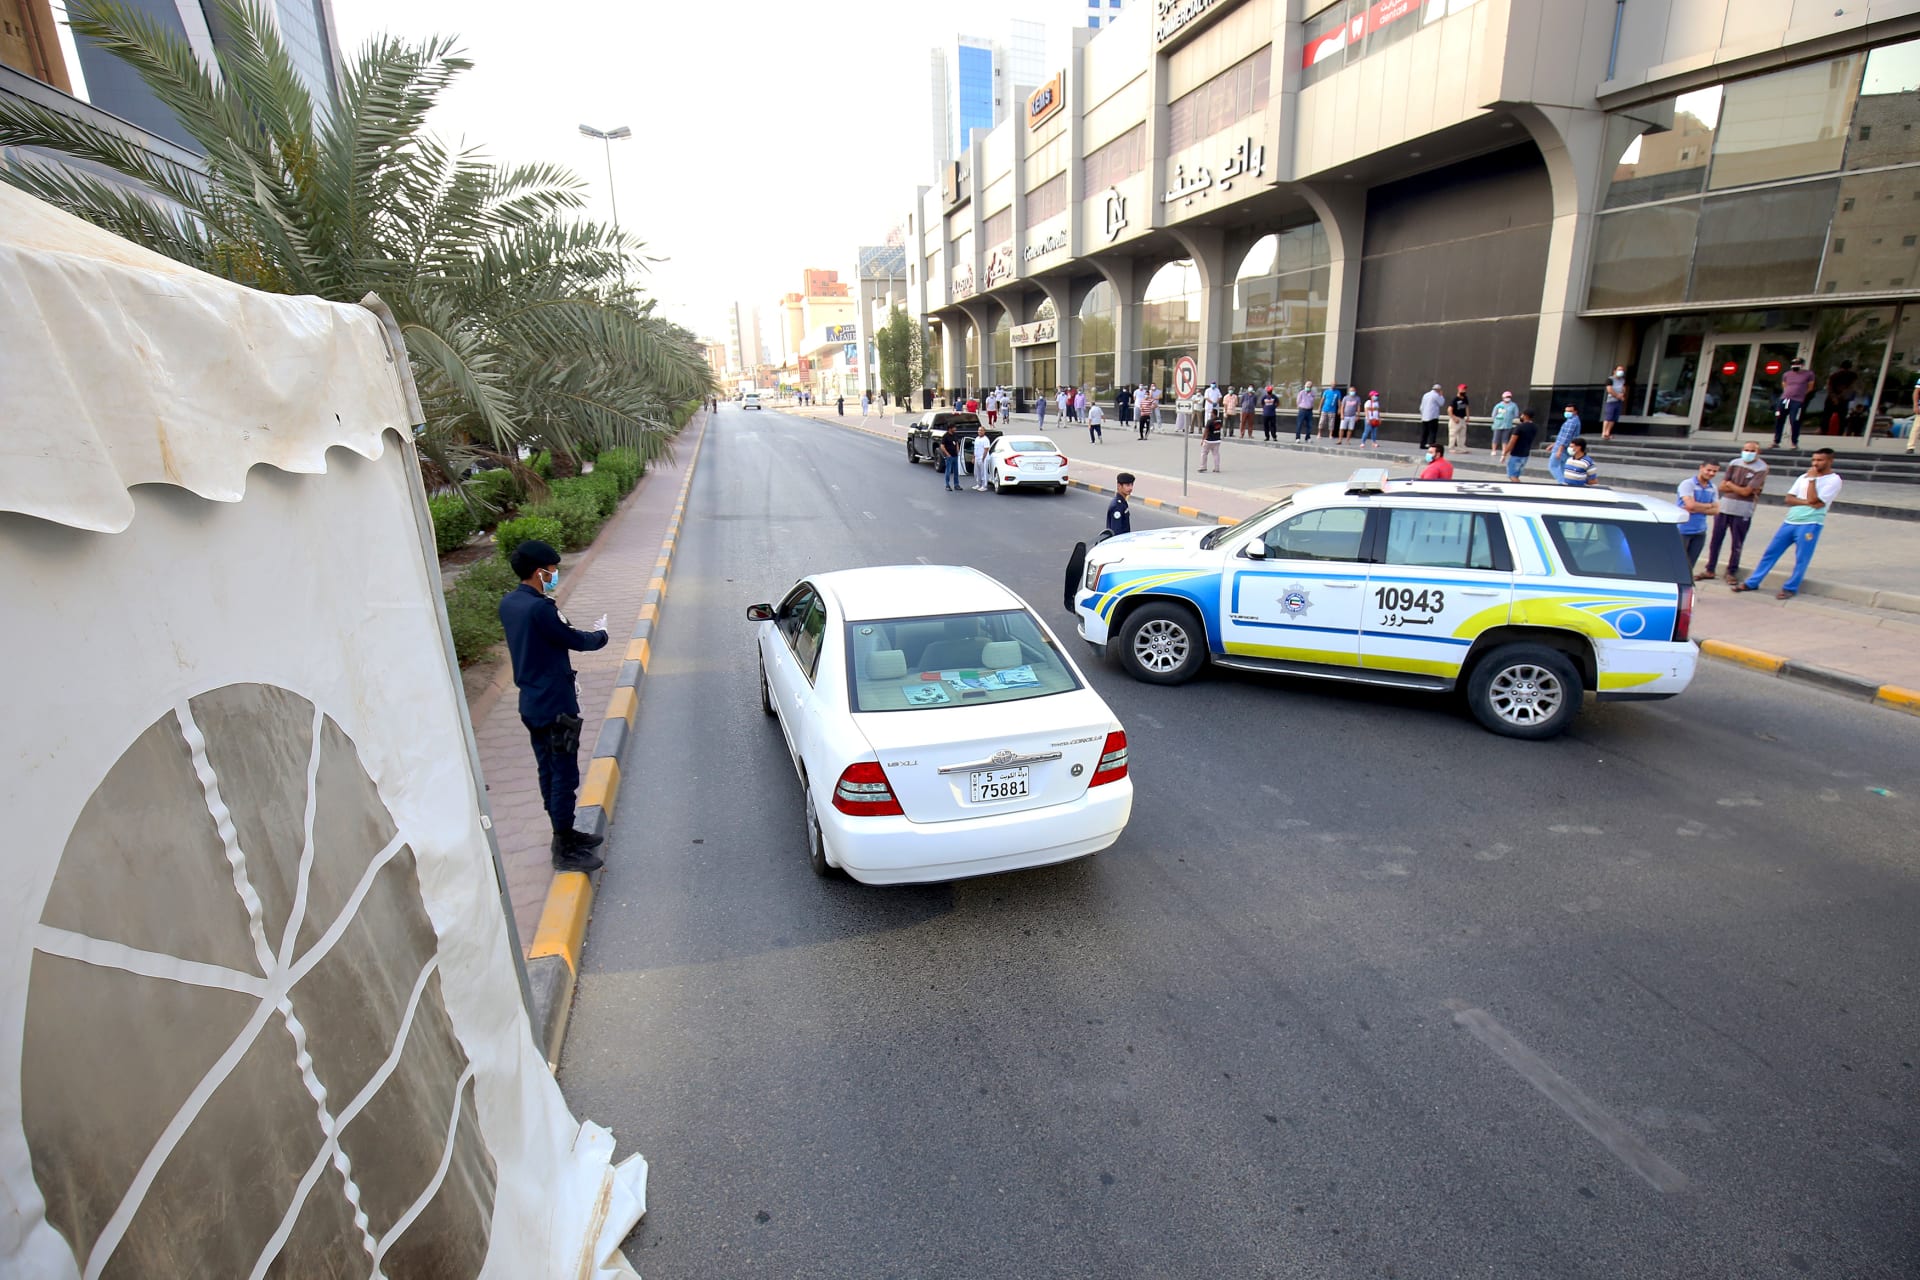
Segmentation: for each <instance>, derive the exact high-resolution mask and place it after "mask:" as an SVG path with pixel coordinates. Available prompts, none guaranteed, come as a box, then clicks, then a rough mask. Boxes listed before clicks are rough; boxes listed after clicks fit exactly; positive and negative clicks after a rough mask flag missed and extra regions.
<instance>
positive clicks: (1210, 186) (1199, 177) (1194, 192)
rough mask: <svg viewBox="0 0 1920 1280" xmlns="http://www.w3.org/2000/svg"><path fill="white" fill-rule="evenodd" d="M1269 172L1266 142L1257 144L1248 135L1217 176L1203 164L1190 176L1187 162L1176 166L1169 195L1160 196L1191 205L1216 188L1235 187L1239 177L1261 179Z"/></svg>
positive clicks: (1226, 189) (1165, 200) (1197, 166)
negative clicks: (1197, 198) (1235, 180)
mask: <svg viewBox="0 0 1920 1280" xmlns="http://www.w3.org/2000/svg"><path fill="white" fill-rule="evenodd" d="M1266 171H1267V147H1266V144H1265V143H1256V142H1255V141H1254V140H1253V139H1252V138H1248V139H1246V140H1245V141H1244V142H1242V143H1241V144H1240V145H1239V146H1237V147H1235V148H1234V149H1233V154H1231V155H1229V156H1228V157H1227V159H1226V163H1225V164H1223V165H1221V166H1220V173H1219V175H1218V176H1217V177H1216V176H1215V175H1214V172H1213V170H1212V169H1209V168H1208V167H1207V166H1206V165H1203V164H1198V165H1195V166H1194V167H1193V173H1192V174H1191V175H1189V174H1188V173H1187V166H1186V165H1184V164H1180V165H1175V166H1174V171H1173V173H1174V177H1173V185H1172V186H1170V187H1168V188H1167V190H1166V194H1165V195H1162V196H1161V197H1160V199H1161V200H1162V201H1163V202H1164V203H1166V204H1172V203H1174V202H1175V201H1179V202H1180V203H1181V204H1192V203H1193V202H1194V199H1195V198H1196V197H1198V196H1203V195H1205V194H1206V193H1207V192H1209V191H1212V190H1214V189H1215V188H1216V187H1217V188H1219V189H1220V190H1221V191H1231V190H1233V183H1234V179H1236V178H1243V177H1254V178H1258V177H1260V176H1261V175H1262V174H1264V173H1265V172H1266Z"/></svg>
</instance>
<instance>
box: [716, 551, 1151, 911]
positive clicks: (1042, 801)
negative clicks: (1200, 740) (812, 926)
mask: <svg viewBox="0 0 1920 1280" xmlns="http://www.w3.org/2000/svg"><path fill="white" fill-rule="evenodd" d="M747 617H748V618H750V619H752V620H753V621H755V622H757V623H759V624H760V626H759V633H760V634H759V646H760V704H761V707H762V709H763V710H764V711H765V712H766V713H767V714H768V715H770V716H773V717H775V718H776V719H777V720H778V722H779V725H780V731H781V733H782V735H783V736H784V737H785V739H786V743H787V750H788V753H789V754H790V755H791V756H792V758H793V763H794V768H795V769H796V770H797V771H798V772H799V775H800V787H801V791H802V792H803V794H804V797H805V799H804V815H803V817H804V823H805V827H806V834H807V856H808V860H809V861H810V862H811V863H812V866H813V870H814V872H815V873H816V874H818V875H823V876H824V875H827V874H829V872H830V870H831V869H833V868H836V867H837V868H839V869H841V870H843V871H845V872H846V873H847V874H848V875H850V876H852V877H853V878H854V879H855V880H858V881H860V882H862V883H864V884H915V883H922V882H926V881H939V880H957V879H961V878H963V877H966V876H977V875H988V874H992V873H994V872H1000V871H1014V870H1018V869H1021V868H1025V867H1040V866H1046V865H1049V864H1051V863H1056V862H1066V861H1068V860H1070V859H1073V858H1080V857H1084V856H1086V855H1087V854H1090V853H1097V852H1099V851H1100V850H1102V849H1105V848H1107V847H1108V846H1109V845H1111V844H1112V843H1113V842H1114V841H1115V840H1117V839H1119V838H1120V833H1121V831H1122V830H1124V829H1125V827H1126V825H1127V819H1128V817H1130V816H1131V814H1132V812H1133V782H1132V780H1131V779H1130V778H1129V777H1128V776H1127V735H1126V733H1125V731H1124V730H1123V729H1122V728H1121V727H1120V722H1119V721H1118V720H1116V719H1115V718H1114V715H1113V712H1112V711H1111V710H1109V709H1108V707H1107V704H1106V702H1105V701H1103V700H1102V699H1101V697H1100V695H1099V694H1097V693H1095V692H1094V691H1093V689H1092V687H1091V686H1089V685H1088V684H1087V681H1086V678H1085V677H1084V676H1082V675H1081V674H1080V670H1079V668H1078V667H1076V666H1074V664H1073V661H1072V659H1070V658H1068V657H1067V655H1066V652H1065V651H1064V650H1063V649H1062V648H1061V647H1060V644H1059V642H1058V640H1056V639H1055V637H1054V635H1053V633H1052V632H1051V631H1049V630H1048V629H1047V626H1046V624H1045V623H1043V622H1041V621H1040V619H1039V617H1038V616H1037V615H1036V614H1035V613H1034V612H1033V610H1032V609H1031V608H1029V607H1028V606H1027V604H1026V602H1025V601H1024V600H1022V599H1021V598H1020V597H1019V596H1017V595H1015V594H1014V593H1013V592H1012V591H1009V590H1008V589H1007V588H1006V587H1004V586H1002V585H1001V584H1000V583H998V582H995V581H994V580H993V579H992V578H989V577H988V576H987V575H985V574H983V573H980V572H979V571H977V570H974V569H969V568H959V567H952V566H947V565H901V566H896V567H890V568H877V569H846V570H842V571H839V572H834V573H822V574H816V575H814V576H813V577H810V578H806V579H803V580H802V581H801V582H800V583H798V584H797V585H796V586H795V587H794V588H793V589H792V590H791V591H789V592H788V593H787V594H786V596H785V598H783V599H782V600H781V601H780V602H779V604H777V605H774V604H756V605H753V606H751V607H750V608H749V609H748V610H747Z"/></svg>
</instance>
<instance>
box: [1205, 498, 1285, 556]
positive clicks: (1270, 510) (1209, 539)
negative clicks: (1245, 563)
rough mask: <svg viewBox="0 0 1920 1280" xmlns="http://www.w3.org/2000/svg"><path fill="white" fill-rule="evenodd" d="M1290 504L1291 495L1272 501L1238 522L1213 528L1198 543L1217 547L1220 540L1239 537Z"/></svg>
mask: <svg viewBox="0 0 1920 1280" xmlns="http://www.w3.org/2000/svg"><path fill="white" fill-rule="evenodd" d="M1292 505H1293V497H1292V495H1288V496H1287V497H1284V498H1282V499H1280V501H1278V502H1276V503H1274V504H1273V505H1272V506H1270V507H1263V508H1261V509H1260V510H1258V511H1256V512H1254V513H1253V514H1252V515H1250V516H1248V517H1247V518H1246V519H1245V520H1242V521H1241V522H1240V523H1239V524H1234V525H1228V526H1227V527H1226V528H1224V529H1215V530H1214V531H1213V532H1212V533H1209V534H1208V535H1207V536H1206V537H1204V538H1202V539H1200V545H1201V546H1203V547H1217V546H1219V545H1220V544H1221V543H1222V542H1225V541H1226V540H1227V539H1228V538H1236V537H1239V536H1240V535H1241V534H1243V533H1245V532H1246V531H1247V530H1248V529H1251V528H1252V527H1253V526H1254V525H1256V524H1259V523H1260V522H1261V521H1262V520H1265V519H1267V518H1268V517H1270V516H1273V515H1276V514H1278V513H1279V512H1281V511H1284V510H1286V509H1287V508H1288V507H1290V506H1292Z"/></svg>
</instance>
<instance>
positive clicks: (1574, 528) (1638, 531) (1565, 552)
mask: <svg viewBox="0 0 1920 1280" xmlns="http://www.w3.org/2000/svg"><path fill="white" fill-rule="evenodd" d="M1545 519H1546V526H1547V532H1548V533H1549V534H1550V535H1552V537H1553V545H1554V547H1555V548H1556V549H1557V550H1558V551H1559V552H1560V558H1561V560H1563V561H1565V562H1566V565H1567V568H1568V570H1570V571H1571V572H1573V573H1576V574H1579V575H1580V576H1581V577H1585V578H1630V579H1632V580H1634V581H1636V582H1670V583H1676V584H1680V585H1685V584H1686V583H1687V582H1688V581H1689V580H1690V577H1691V575H1690V573H1689V571H1688V567H1687V562H1686V552H1685V550H1684V549H1683V548H1682V547H1681V544H1680V535H1679V534H1678V533H1677V532H1675V529H1674V526H1673V525H1670V524H1664V523H1655V522H1652V521H1645V520H1612V519H1598V520H1590V519H1583V518H1579V517H1574V516H1547V517H1546V518H1545Z"/></svg>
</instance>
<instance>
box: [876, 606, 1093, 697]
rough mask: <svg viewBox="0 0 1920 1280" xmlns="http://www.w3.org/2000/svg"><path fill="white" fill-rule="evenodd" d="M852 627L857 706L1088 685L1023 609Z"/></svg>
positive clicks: (1041, 692)
mask: <svg viewBox="0 0 1920 1280" xmlns="http://www.w3.org/2000/svg"><path fill="white" fill-rule="evenodd" d="M846 628H847V653H848V655H849V659H850V660H849V661H848V663H847V700H848V705H849V706H850V707H852V709H853V710H855V711H859V712H867V711H924V710H933V709H938V708H940V707H957V706H970V705H975V704H979V703H988V702H1019V701H1021V700H1023V699H1026V698H1043V697H1046V696H1047V695H1048V694H1054V693H1067V692H1069V691H1071V690H1074V689H1078V688H1079V687H1080V681H1079V679H1078V678H1076V677H1075V676H1074V674H1073V668H1071V667H1069V666H1068V665H1067V662H1066V659H1065V658H1063V657H1061V655H1060V653H1059V652H1058V651H1057V650H1056V649H1055V648H1054V647H1053V644H1052V642H1051V641H1049V640H1048V639H1047V633H1046V632H1044V631H1042V630H1041V629H1040V625H1039V624H1038V623H1037V622H1035V621H1034V619H1033V615H1032V614H1030V613H1027V612H1026V611H1025V610H1023V609H1009V610H1007V611H1005V612H1002V613H956V614H948V615H944V616H939V617H921V618H888V619H870V620H865V621H860V622H849V623H847V624H846Z"/></svg>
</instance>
